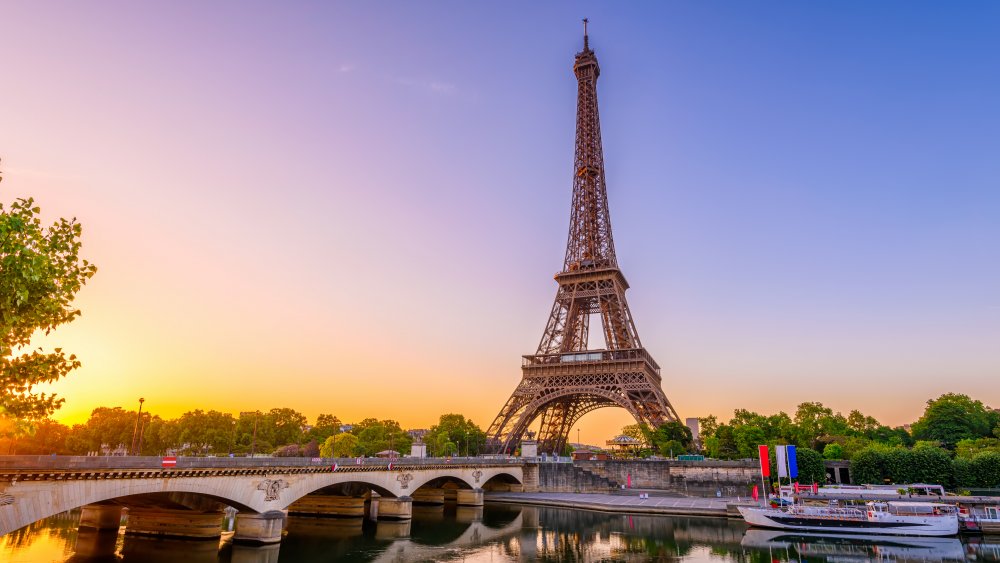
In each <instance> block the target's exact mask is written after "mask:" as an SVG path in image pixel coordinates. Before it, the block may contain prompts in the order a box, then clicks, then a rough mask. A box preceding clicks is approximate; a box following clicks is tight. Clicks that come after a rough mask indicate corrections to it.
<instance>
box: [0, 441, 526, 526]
mask: <svg viewBox="0 0 1000 563" xmlns="http://www.w3.org/2000/svg"><path fill="white" fill-rule="evenodd" d="M525 467H526V466H525V464H523V463H522V462H521V461H520V460H518V459H516V458H511V459H481V458H460V459H452V460H444V459H407V458H402V459H398V460H383V459H377V460H371V459H363V460H355V459H318V458H313V459H308V458H263V459H262V458H254V459H248V458H177V462H176V465H174V466H170V467H164V463H163V459H162V458H159V457H72V456H0V534H7V533H9V532H11V531H14V530H17V529H19V528H21V527H23V526H26V525H28V524H31V523H32V522H35V521H37V520H40V519H42V518H46V517H48V516H52V515H55V514H59V513H61V512H65V511H67V510H72V509H75V508H79V507H83V509H84V510H83V513H82V515H81V524H80V525H81V527H90V528H96V529H116V528H117V527H118V525H119V523H120V520H121V514H122V512H121V509H122V508H123V507H125V508H128V524H127V526H126V531H127V532H130V533H139V534H148V535H164V536H179V537H214V536H218V535H219V534H221V529H220V523H221V514H222V511H223V510H224V509H225V507H226V506H230V507H233V508H235V509H236V510H237V511H239V512H238V515H237V523H236V534H235V536H234V540H236V541H246V542H251V543H269V542H276V541H280V537H281V527H282V525H283V523H284V521H285V518H284V517H285V515H286V514H287V513H288V512H289V511H291V512H293V513H304V514H311V515H334V516H358V517H360V516H365V515H368V516H369V517H372V518H384V519H396V520H407V519H409V518H410V517H411V514H412V504H413V502H414V501H415V500H416V502H418V503H429V504H438V503H443V502H445V501H446V500H451V501H454V502H457V503H458V504H460V505H469V506H481V505H482V503H483V490H484V488H486V489H494V488H498V489H501V490H522V488H523V483H524V480H525ZM530 472H531V470H530V469H529V473H530ZM534 473H535V475H537V466H535V469H534ZM536 479H537V477H536Z"/></svg>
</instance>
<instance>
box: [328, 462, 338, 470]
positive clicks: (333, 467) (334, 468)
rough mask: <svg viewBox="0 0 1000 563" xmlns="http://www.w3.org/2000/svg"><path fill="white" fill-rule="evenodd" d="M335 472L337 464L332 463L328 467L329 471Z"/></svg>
mask: <svg viewBox="0 0 1000 563" xmlns="http://www.w3.org/2000/svg"><path fill="white" fill-rule="evenodd" d="M336 470H337V464H336V463H334V464H333V465H331V466H330V471H336Z"/></svg>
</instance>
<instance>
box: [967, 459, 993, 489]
mask: <svg viewBox="0 0 1000 563" xmlns="http://www.w3.org/2000/svg"><path fill="white" fill-rule="evenodd" d="M970 465H971V469H972V475H973V478H974V480H975V483H976V484H975V486H976V487H997V486H1000V454H998V453H996V452H983V453H981V454H979V455H977V456H976V457H974V458H972V463H971V464H970Z"/></svg>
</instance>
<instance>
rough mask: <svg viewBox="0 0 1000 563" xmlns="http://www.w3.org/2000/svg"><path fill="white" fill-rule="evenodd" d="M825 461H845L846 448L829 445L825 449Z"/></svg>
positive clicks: (838, 445)
mask: <svg viewBox="0 0 1000 563" xmlns="http://www.w3.org/2000/svg"><path fill="white" fill-rule="evenodd" d="M823 459H844V448H843V447H841V445H840V444H827V445H826V447H825V448H823Z"/></svg>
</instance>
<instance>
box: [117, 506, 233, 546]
mask: <svg viewBox="0 0 1000 563" xmlns="http://www.w3.org/2000/svg"><path fill="white" fill-rule="evenodd" d="M222 519H223V512H222V511H221V510H219V511H211V512H199V511H195V510H184V509H176V508H151V507H150V508H147V507H133V508H129V511H128V520H127V521H126V523H125V533H126V534H138V535H143V536H162V537H174V538H187V539H196V540H197V539H205V540H210V539H219V537H221V536H222Z"/></svg>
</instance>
